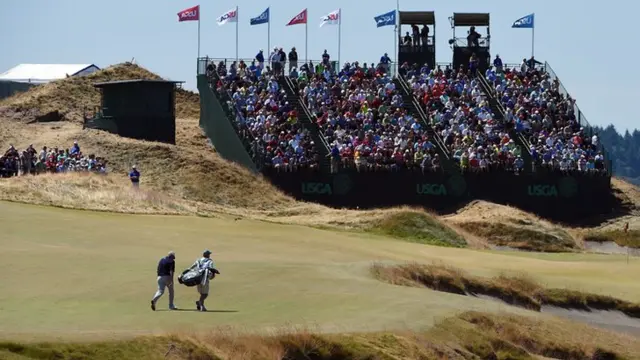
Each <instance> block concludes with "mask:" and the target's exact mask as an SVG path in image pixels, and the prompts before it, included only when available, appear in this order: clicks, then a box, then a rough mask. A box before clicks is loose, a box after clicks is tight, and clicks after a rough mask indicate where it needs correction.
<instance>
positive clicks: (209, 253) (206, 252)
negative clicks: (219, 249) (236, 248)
mask: <svg viewBox="0 0 640 360" xmlns="http://www.w3.org/2000/svg"><path fill="white" fill-rule="evenodd" d="M202 255H205V256H206V255H211V250H209V249H207V250H205V251H204V252H203V253H202Z"/></svg>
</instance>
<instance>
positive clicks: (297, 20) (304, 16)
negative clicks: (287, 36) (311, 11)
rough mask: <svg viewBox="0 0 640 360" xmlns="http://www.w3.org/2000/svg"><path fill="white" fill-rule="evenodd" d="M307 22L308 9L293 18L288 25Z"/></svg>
mask: <svg viewBox="0 0 640 360" xmlns="http://www.w3.org/2000/svg"><path fill="white" fill-rule="evenodd" d="M306 23H307V9H304V10H302V12H301V13H300V14H298V15H296V16H294V17H293V19H291V21H289V23H288V24H287V26H289V25H298V24H306Z"/></svg>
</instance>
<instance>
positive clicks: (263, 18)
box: [249, 8, 269, 25]
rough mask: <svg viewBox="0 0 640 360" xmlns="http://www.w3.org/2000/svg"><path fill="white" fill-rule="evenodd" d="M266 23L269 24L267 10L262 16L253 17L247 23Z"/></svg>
mask: <svg viewBox="0 0 640 360" xmlns="http://www.w3.org/2000/svg"><path fill="white" fill-rule="evenodd" d="M268 22H269V8H267V10H265V11H263V12H262V14H260V15H258V17H254V18H252V19H251V20H250V21H249V23H250V24H251V25H260V24H266V23H268Z"/></svg>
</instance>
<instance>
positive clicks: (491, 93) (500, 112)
mask: <svg viewBox="0 0 640 360" xmlns="http://www.w3.org/2000/svg"><path fill="white" fill-rule="evenodd" d="M476 78H477V79H478V81H479V82H480V87H481V88H482V91H483V92H484V93H485V95H486V96H487V100H488V101H489V107H490V108H491V112H492V113H493V117H494V119H495V120H497V121H500V122H504V121H505V119H506V110H505V109H504V107H503V106H502V104H500V102H499V101H498V99H497V97H496V92H495V90H494V88H493V87H492V86H491V85H490V84H489V82H488V81H487V79H486V78H485V77H484V75H482V74H481V73H480V72H477V73H476ZM509 137H510V138H511V139H513V140H514V141H515V142H516V145H518V146H520V148H521V149H522V152H521V153H522V160H524V171H525V172H530V171H532V170H533V167H532V162H533V158H532V157H531V151H530V146H531V144H530V143H529V141H527V139H526V138H525V137H524V136H523V135H522V134H520V133H518V132H516V130H515V129H514V128H512V129H510V130H509Z"/></svg>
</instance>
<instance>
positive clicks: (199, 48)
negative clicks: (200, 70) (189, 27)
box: [198, 8, 200, 59]
mask: <svg viewBox="0 0 640 360" xmlns="http://www.w3.org/2000/svg"><path fill="white" fill-rule="evenodd" d="M198 59H200V9H199V8H198Z"/></svg>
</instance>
